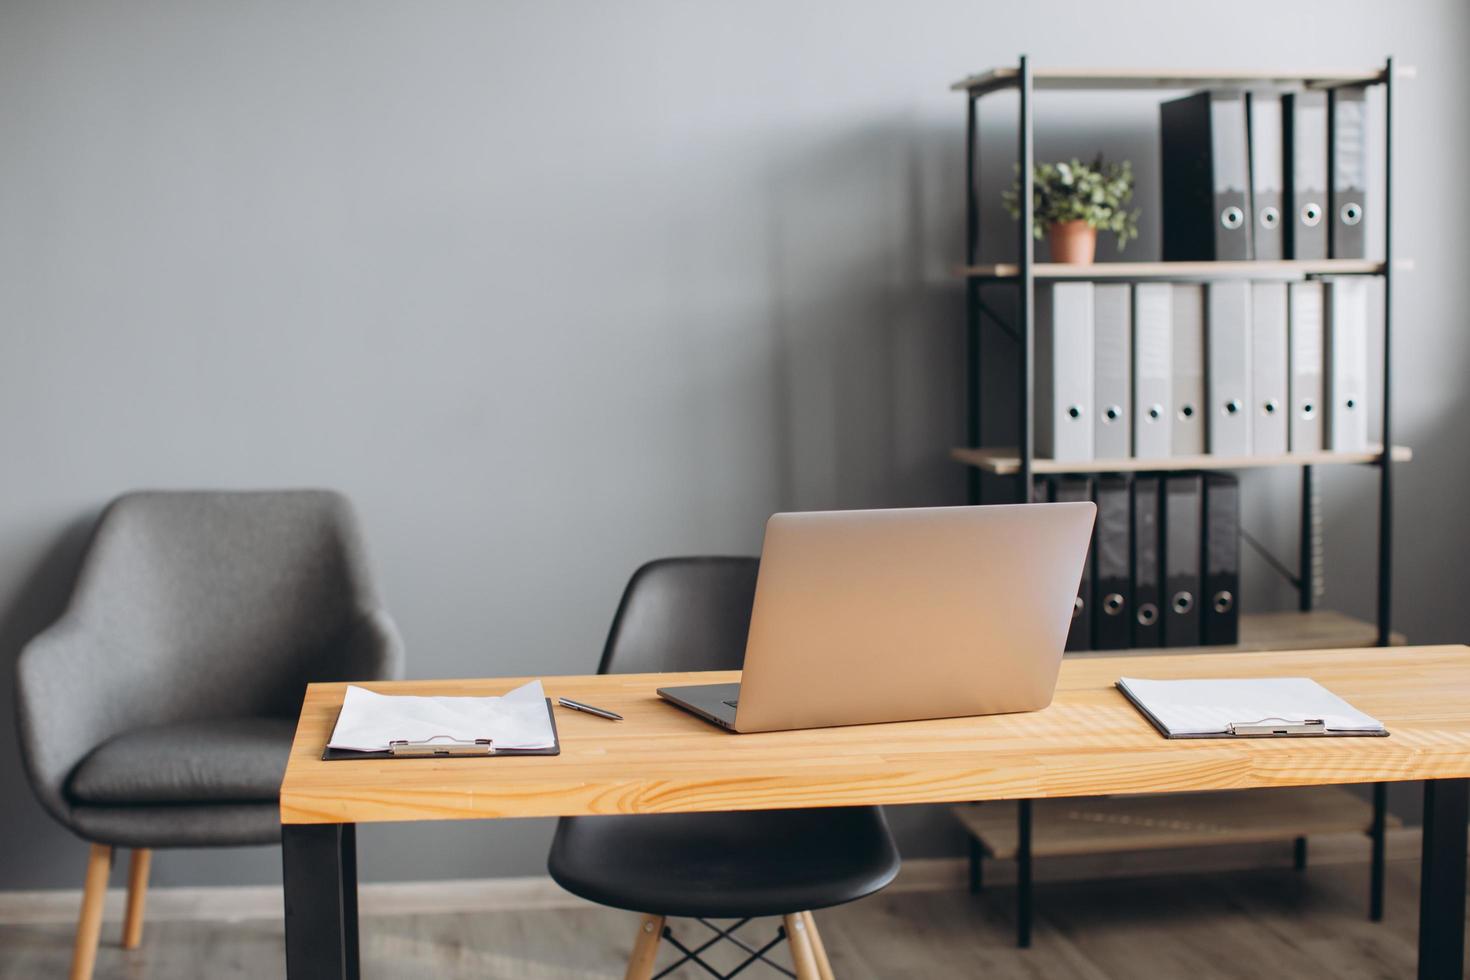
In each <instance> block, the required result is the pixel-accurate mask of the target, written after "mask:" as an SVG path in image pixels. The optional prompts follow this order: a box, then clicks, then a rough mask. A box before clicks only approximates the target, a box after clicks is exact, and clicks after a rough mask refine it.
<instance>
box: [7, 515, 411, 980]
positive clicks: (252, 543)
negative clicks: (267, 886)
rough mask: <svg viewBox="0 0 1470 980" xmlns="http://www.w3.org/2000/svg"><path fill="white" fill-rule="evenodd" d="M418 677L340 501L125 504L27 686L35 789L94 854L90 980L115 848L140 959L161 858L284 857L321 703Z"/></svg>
mask: <svg viewBox="0 0 1470 980" xmlns="http://www.w3.org/2000/svg"><path fill="white" fill-rule="evenodd" d="M402 660H403V650H402V643H401V641H400V640H399V637H398V633H397V630H396V629H395V627H394V625H393V622H392V620H391V619H389V618H388V614H387V612H386V611H385V610H384V609H383V606H382V601H381V600H380V598H379V597H378V593H377V590H376V588H375V587H374V584H373V577H372V574H371V571H370V569H369V566H368V562H367V558H366V555H365V553H364V550H363V544H362V540H361V536H360V535H359V532H358V528H357V523H356V520H355V519H354V517H353V514H352V510H351V508H350V506H349V505H348V503H347V501H346V500H345V499H344V498H343V497H341V496H340V495H338V494H335V493H331V492H327V491H315V490H295V491H280V492H248V493H228V492H148V493H135V494H128V495H126V496H123V497H120V498H118V499H117V500H115V501H114V502H113V503H112V504H111V505H109V506H108V508H107V509H106V511H104V512H103V514H102V517H101V519H100V520H99V521H98V524H97V528H96V532H95V535H94V537H93V540H92V543H91V546H90V548H89V550H88V553H87V555H86V558H85V560H84V562H83V565H82V569H81V572H80V574H79V576H78V579H77V583H76V588H75V591H74V593H73V595H72V599H71V602H70V604H69V605H68V607H67V610H66V612H65V613H64V614H63V615H62V617H61V618H60V619H59V620H58V621H57V622H56V623H55V624H54V625H53V626H51V627H50V628H49V629H47V630H46V631H45V632H43V633H41V634H40V635H39V636H37V637H36V638H35V639H34V640H32V641H31V643H30V644H28V645H27V646H26V648H25V649H24V650H23V651H22V652H21V655H20V659H19V661H18V663H17V667H16V671H17V684H16V691H17V717H18V719H19V724H20V738H21V751H22V755H23V757H24V759H25V764H26V768H27V773H28V775H29V776H30V780H31V785H32V786H33V787H34V789H35V792H36V795H37V797H39V798H40V801H41V803H42V805H43V806H45V808H46V809H47V810H48V811H49V812H50V813H51V815H52V816H54V817H55V818H56V819H57V820H58V821H60V822H61V823H62V825H63V826H65V827H67V828H68V829H70V830H71V831H72V832H73V833H75V834H77V835H78V836H79V837H81V838H82V839H84V840H86V841H89V842H91V843H92V853H91V859H90V862H89V864H88V869H87V877H86V887H85V890H84V893H83V899H82V911H81V916H80V921H79V924H78V927H77V943H76V953H75V956H74V960H73V967H72V977H73V980H81V978H86V977H90V976H91V973H92V967H93V963H94V962H95V957H96V951H97V941H98V934H99V930H100V926H101V913H102V897H103V894H104V893H105V890H106V886H107V877H108V871H109V868H110V866H111V860H112V849H113V848H114V847H119V846H121V847H130V848H133V857H132V865H131V873H130V876H129V894H128V906H127V915H126V919H125V922H124V927H123V945H124V946H125V947H128V948H131V947H133V946H136V945H137V944H138V942H139V940H140V938H141V932H142V911H143V898H144V894H145V890H146V888H147V881H148V862H149V856H150V849H152V848H157V847H214V846H232V845H244V844H269V843H275V842H279V840H280V816H279V813H278V810H277V802H276V801H277V793H278V790H279V788H280V782H281V777H282V774H283V773H284V771H285V766H286V757H287V755H288V754H289V750H290V745H291V738H292V735H293V733H294V730H295V719H296V714H297V711H298V709H299V708H300V705H301V698H302V695H303V693H304V691H305V686H306V684H307V683H309V682H311V681H317V680H367V679H378V678H387V677H392V676H395V675H397V674H398V672H399V670H400V668H401V666H402Z"/></svg>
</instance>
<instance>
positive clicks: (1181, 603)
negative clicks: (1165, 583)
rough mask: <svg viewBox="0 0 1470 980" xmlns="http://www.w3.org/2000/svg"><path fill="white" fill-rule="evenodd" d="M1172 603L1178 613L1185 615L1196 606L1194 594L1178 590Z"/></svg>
mask: <svg viewBox="0 0 1470 980" xmlns="http://www.w3.org/2000/svg"><path fill="white" fill-rule="evenodd" d="M1171 605H1173V607H1174V611H1175V612H1176V613H1178V614H1179V615H1181V616H1183V615H1184V614H1186V613H1188V612H1189V611H1190V610H1191V609H1193V608H1194V595H1193V594H1192V593H1189V592H1176V593H1174V599H1173V601H1172V603H1171Z"/></svg>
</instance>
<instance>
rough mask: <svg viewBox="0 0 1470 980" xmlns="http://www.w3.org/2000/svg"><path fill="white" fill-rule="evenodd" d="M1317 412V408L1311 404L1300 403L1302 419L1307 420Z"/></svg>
mask: <svg viewBox="0 0 1470 980" xmlns="http://www.w3.org/2000/svg"><path fill="white" fill-rule="evenodd" d="M1316 412H1317V408H1316V406H1315V405H1313V404H1312V403H1311V402H1303V403H1302V418H1304V419H1309V418H1311V417H1312V416H1313V415H1315V414H1316Z"/></svg>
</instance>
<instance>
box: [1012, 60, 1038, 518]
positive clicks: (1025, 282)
mask: <svg viewBox="0 0 1470 980" xmlns="http://www.w3.org/2000/svg"><path fill="white" fill-rule="evenodd" d="M1020 69H1021V70H1020V77H1019V87H1020V94H1021V111H1020V127H1019V128H1020V132H1019V134H1018V135H1019V137H1020V140H1019V142H1020V150H1019V152H1018V153H1017V156H1019V157H1020V164H1021V173H1020V178H1021V220H1020V222H1019V227H1018V228H1017V233H1018V234H1019V235H1020V255H1019V259H1020V273H1021V274H1020V276H1018V277H1017V279H1016V285H1017V289H1018V291H1019V295H1018V296H1017V297H1016V312H1017V326H1019V327H1020V328H1021V406H1020V408H1021V419H1020V422H1021V438H1020V440H1019V441H1020V444H1021V473H1020V483H1021V486H1020V490H1019V492H1018V493H1017V499H1018V500H1019V501H1020V502H1021V503H1027V502H1029V501H1030V500H1031V457H1032V454H1033V452H1034V451H1035V447H1034V444H1033V442H1032V437H1033V435H1034V432H1035V427H1034V424H1033V419H1032V412H1033V410H1034V409H1035V407H1036V406H1035V400H1036V399H1035V382H1036V364H1035V357H1036V321H1035V310H1034V303H1033V300H1034V299H1035V289H1036V278H1035V271H1034V270H1033V269H1032V262H1031V259H1032V254H1031V247H1032V242H1034V241H1035V233H1034V232H1033V230H1032V229H1033V227H1034V223H1035V221H1036V215H1035V214H1034V213H1033V208H1032V205H1033V203H1034V202H1033V201H1032V197H1031V195H1032V193H1033V187H1032V169H1033V166H1034V161H1033V157H1034V155H1035V147H1034V146H1033V145H1032V142H1031V95H1032V88H1031V63H1030V60H1029V59H1028V58H1027V57H1026V56H1025V55H1024V54H1023V55H1021V65H1020Z"/></svg>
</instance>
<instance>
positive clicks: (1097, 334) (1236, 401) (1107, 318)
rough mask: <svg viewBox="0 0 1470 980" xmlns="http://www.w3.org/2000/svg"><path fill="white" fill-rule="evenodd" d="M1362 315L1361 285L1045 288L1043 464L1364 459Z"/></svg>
mask: <svg viewBox="0 0 1470 980" xmlns="http://www.w3.org/2000/svg"><path fill="white" fill-rule="evenodd" d="M1368 304H1369V293H1368V283H1367V281H1366V280H1365V279H1362V278H1356V277H1341V278H1330V279H1320V280H1307V281H1301V282H1267V281H1260V282H1247V281H1222V282H1212V283H1209V284H1199V283H1186V284H1177V285H1176V284H1170V283H1092V282H1058V283H1050V284H1044V285H1041V286H1039V287H1038V288H1037V292H1036V317H1035V322H1036V420H1035V431H1036V453H1037V455H1038V456H1040V457H1043V458H1049V459H1056V460H1063V461H1073V462H1079V461H1088V460H1094V459H1125V458H1129V457H1139V458H1159V457H1165V456H1192V455H1197V454H1201V453H1214V454H1219V455H1229V456H1248V455H1261V456H1270V455H1278V454H1282V453H1287V452H1315V451H1320V450H1324V449H1327V450H1333V451H1342V452H1352V451H1362V450H1366V449H1367V448H1368V401H1369V393H1368V325H1369V321H1370V319H1371V318H1370V316H1369V310H1368Z"/></svg>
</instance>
